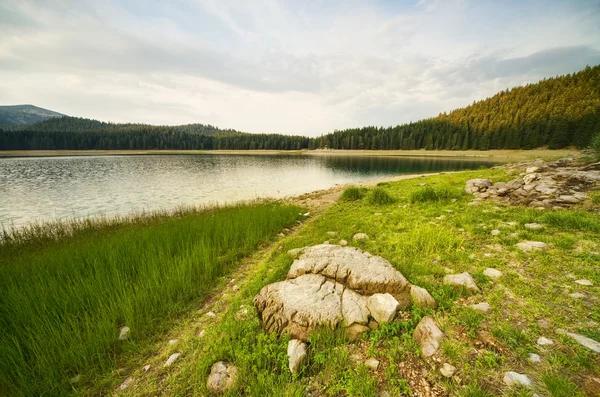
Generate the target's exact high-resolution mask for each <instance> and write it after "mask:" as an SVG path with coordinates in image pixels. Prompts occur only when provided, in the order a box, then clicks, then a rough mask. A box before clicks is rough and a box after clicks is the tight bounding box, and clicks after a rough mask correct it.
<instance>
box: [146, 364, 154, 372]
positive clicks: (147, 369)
mask: <svg viewBox="0 0 600 397" xmlns="http://www.w3.org/2000/svg"><path fill="white" fill-rule="evenodd" d="M151 367H152V366H151V365H150V364H148V365H144V372H148V371H150V368H151Z"/></svg>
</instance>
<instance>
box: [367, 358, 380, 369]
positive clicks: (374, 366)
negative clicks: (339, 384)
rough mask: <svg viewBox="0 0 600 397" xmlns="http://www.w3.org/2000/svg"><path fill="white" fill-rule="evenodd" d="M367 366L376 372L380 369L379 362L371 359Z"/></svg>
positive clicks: (368, 360)
mask: <svg viewBox="0 0 600 397" xmlns="http://www.w3.org/2000/svg"><path fill="white" fill-rule="evenodd" d="M365 366H366V367H367V368H369V369H370V370H373V371H376V370H377V368H379V361H378V360H376V359H374V358H369V359H367V360H366V361H365Z"/></svg>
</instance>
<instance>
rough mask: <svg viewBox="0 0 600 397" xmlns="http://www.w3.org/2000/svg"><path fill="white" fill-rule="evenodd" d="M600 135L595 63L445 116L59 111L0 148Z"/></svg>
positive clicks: (335, 144)
mask: <svg viewBox="0 0 600 397" xmlns="http://www.w3.org/2000/svg"><path fill="white" fill-rule="evenodd" d="M599 133H600V65H599V66H595V67H586V68H585V69H584V70H582V71H580V72H578V73H574V74H569V75H566V76H560V77H556V78H550V79H544V80H542V81H540V82H539V83H536V84H528V85H526V86H524V87H516V88H513V89H511V90H506V91H502V92H500V93H498V94H496V95H494V96H493V97H491V98H488V99H485V100H482V101H479V102H474V103H473V104H472V105H470V106H467V107H465V108H461V109H457V110H454V111H452V112H450V113H448V114H446V113H442V114H440V115H439V116H437V117H434V118H430V119H426V120H421V121H418V122H414V123H409V124H404V125H398V126H396V127H388V128H383V127H364V128H354V129H347V130H343V131H335V132H333V133H331V134H327V135H323V136H321V137H318V138H308V137H302V136H288V135H279V134H248V133H244V132H239V131H236V130H221V129H219V128H217V127H213V126H211V125H204V124H189V125H182V126H152V125H146V124H115V123H103V122H100V121H96V120H89V119H82V118H75V117H62V118H55V119H50V120H47V121H44V122H40V123H36V124H31V125H27V126H19V127H10V128H9V127H6V128H4V129H0V150H42V149H43V150H60V149H64V150H93V149H97V150H110V149H115V150H118V149H120V150H127V149H130V150H153V149H183V150H186V149H196V150H215V149H221V150H256V149H265V150H268V149H271V150H299V149H319V148H329V149H365V150H367V149H368V150H397V149H402V150H413V149H427V150H441V149H445V150H469V149H475V150H488V149H533V148H537V147H543V146H546V147H549V148H551V149H559V148H563V147H565V146H571V145H574V146H577V147H580V148H582V147H587V146H588V145H589V144H590V142H591V139H592V137H593V136H595V135H596V134H599Z"/></svg>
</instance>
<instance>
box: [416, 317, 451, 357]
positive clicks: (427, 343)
mask: <svg viewBox="0 0 600 397" xmlns="http://www.w3.org/2000/svg"><path fill="white" fill-rule="evenodd" d="M413 337H414V338H415V340H416V341H417V342H419V343H420V344H421V353H422V354H423V357H431V356H433V355H434V354H435V352H436V351H437V350H438V349H439V347H440V342H441V341H442V339H443V338H444V333H443V332H442V331H441V330H440V328H439V327H438V326H437V324H436V323H435V321H434V320H433V318H431V317H429V316H425V317H423V318H422V319H421V321H420V322H419V324H418V325H417V327H416V328H415V331H414V333H413Z"/></svg>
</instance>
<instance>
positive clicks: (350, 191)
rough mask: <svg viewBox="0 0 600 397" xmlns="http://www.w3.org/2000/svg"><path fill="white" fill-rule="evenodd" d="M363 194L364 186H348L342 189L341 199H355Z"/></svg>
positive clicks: (358, 198)
mask: <svg viewBox="0 0 600 397" xmlns="http://www.w3.org/2000/svg"><path fill="white" fill-rule="evenodd" d="M365 194H367V189H365V188H364V187H356V186H350V187H347V188H346V189H344V191H343V192H342V196H341V199H342V200H343V201H357V200H360V199H362V198H363V197H365Z"/></svg>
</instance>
